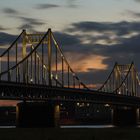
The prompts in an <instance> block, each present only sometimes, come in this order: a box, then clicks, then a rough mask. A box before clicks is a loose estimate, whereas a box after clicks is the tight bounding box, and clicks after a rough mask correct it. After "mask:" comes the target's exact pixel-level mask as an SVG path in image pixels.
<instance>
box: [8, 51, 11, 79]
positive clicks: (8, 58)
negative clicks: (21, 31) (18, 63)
mask: <svg viewBox="0 0 140 140" xmlns="http://www.w3.org/2000/svg"><path fill="white" fill-rule="evenodd" d="M9 57H10V56H9V50H8V53H7V69H8V81H10V80H11V79H10V62H9V61H10V58H9Z"/></svg>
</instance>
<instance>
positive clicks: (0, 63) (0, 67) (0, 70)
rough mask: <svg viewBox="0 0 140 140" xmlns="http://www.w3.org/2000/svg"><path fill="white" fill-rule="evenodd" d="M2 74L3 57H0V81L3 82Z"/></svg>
mask: <svg viewBox="0 0 140 140" xmlns="http://www.w3.org/2000/svg"><path fill="white" fill-rule="evenodd" d="M1 72H2V57H0V80H1Z"/></svg>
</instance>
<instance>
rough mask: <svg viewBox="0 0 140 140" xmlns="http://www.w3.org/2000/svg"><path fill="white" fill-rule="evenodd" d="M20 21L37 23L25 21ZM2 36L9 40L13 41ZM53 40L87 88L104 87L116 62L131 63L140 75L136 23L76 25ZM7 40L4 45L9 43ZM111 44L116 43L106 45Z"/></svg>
mask: <svg viewBox="0 0 140 140" xmlns="http://www.w3.org/2000/svg"><path fill="white" fill-rule="evenodd" d="M22 20H23V22H29V23H30V22H36V20H35V21H34V20H32V19H30V20H28V18H22ZM37 22H38V21H37ZM35 25H36V23H35ZM89 25H90V26H89ZM1 35H2V33H1V34H0V37H1ZM4 35H5V37H7V38H9V39H10V38H12V37H15V36H13V35H9V34H4ZM8 35H9V36H8ZM54 36H55V39H56V40H57V42H58V44H59V45H60V47H61V49H62V50H63V52H64V55H65V56H66V59H67V60H68V62H69V64H70V65H71V67H72V69H73V70H74V71H75V72H76V74H77V75H78V76H79V77H80V79H81V81H83V82H84V83H86V84H87V85H93V84H94V85H98V86H99V85H100V84H101V83H103V82H104V81H105V80H106V78H107V77H108V75H109V73H110V72H111V70H112V68H113V65H114V63H115V62H116V61H117V62H118V63H120V64H128V63H131V61H134V62H135V65H136V67H137V68H138V71H140V67H139V56H140V47H139V46H140V23H139V22H127V21H123V22H118V23H117V22H116V23H113V22H89V21H86V22H77V23H73V24H72V25H71V28H69V29H67V28H66V29H65V33H64V32H63V33H62V32H54ZM9 39H8V40H9ZM0 40H1V39H0ZM2 40H3V41H4V39H2ZM8 40H7V41H6V40H5V41H4V42H3V44H7V43H6V42H10V41H8ZM101 40H104V41H105V43H104V42H102V41H101ZM86 41H87V42H86ZM111 41H112V42H115V43H108V42H111Z"/></svg>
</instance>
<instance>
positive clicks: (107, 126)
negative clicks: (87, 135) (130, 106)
mask: <svg viewBox="0 0 140 140" xmlns="http://www.w3.org/2000/svg"><path fill="white" fill-rule="evenodd" d="M114 127H115V126H114V125H64V126H60V128H114Z"/></svg>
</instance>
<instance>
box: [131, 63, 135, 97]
mask: <svg viewBox="0 0 140 140" xmlns="http://www.w3.org/2000/svg"><path fill="white" fill-rule="evenodd" d="M131 78H132V80H131V81H132V83H131V84H132V85H131V86H132V90H131V92H132V96H134V95H135V77H134V64H133V63H132V68H131Z"/></svg>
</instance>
